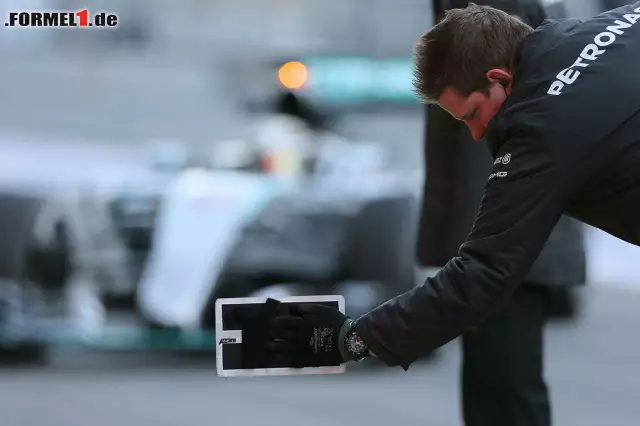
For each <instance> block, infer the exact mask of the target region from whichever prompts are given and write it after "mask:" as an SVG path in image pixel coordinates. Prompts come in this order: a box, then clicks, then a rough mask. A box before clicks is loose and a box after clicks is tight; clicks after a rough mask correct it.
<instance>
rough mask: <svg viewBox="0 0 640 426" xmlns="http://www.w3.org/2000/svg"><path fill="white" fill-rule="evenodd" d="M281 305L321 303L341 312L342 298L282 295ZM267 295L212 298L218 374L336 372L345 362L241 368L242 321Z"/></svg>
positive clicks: (259, 306)
mask: <svg viewBox="0 0 640 426" xmlns="http://www.w3.org/2000/svg"><path fill="white" fill-rule="evenodd" d="M278 301H279V302H280V303H281V304H283V305H304V304H309V303H313V304H322V305H327V306H331V307H333V308H336V309H338V310H339V311H340V312H342V313H344V310H345V301H344V297H343V296H340V295H331V296H295V297H283V298H279V299H278ZM266 302H267V297H241V298H233V299H218V300H216V368H217V372H218V375H219V376H222V377H239V376H241V377H251V376H290V375H308V374H340V373H344V372H345V370H346V365H345V364H342V365H327V366H321V367H305V368H289V367H285V366H282V367H280V366H278V365H274V364H273V363H271V364H269V365H264V366H262V367H261V368H243V365H242V328H243V324H242V321H243V319H244V318H251V317H255V316H256V315H259V312H260V311H261V309H262V308H263V307H264V304H265V303H266Z"/></svg>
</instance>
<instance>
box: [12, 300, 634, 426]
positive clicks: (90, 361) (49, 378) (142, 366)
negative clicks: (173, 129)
mask: <svg viewBox="0 0 640 426" xmlns="http://www.w3.org/2000/svg"><path fill="white" fill-rule="evenodd" d="M585 296H586V297H585V299H584V310H583V313H582V315H581V319H580V320H579V321H576V322H574V323H557V324H554V325H552V326H551V327H550V329H549V332H548V345H547V352H548V368H547V375H548V379H549V383H550V385H551V389H552V394H553V402H554V413H553V414H554V420H555V424H556V425H563V426H565V425H580V426H592V425H593V426H602V425H603V424H616V425H630V424H635V423H636V422H637V419H638V418H640V405H639V404H638V403H637V401H638V396H639V395H640V381H639V380H638V378H640V339H638V333H637V327H638V325H640V309H639V307H640V294H637V293H629V292H623V291H622V290H613V289H603V288H593V289H590V290H589V292H588V293H586V294H585ZM212 361H213V360H209V359H207V358H197V359H193V358H186V357H178V356H171V355H157V354H155V355H145V354H130V353H129V354H126V353H125V354H122V353H121V354H105V353H58V354H57V355H56V356H55V357H54V362H53V364H52V365H51V366H49V367H47V368H24V369H3V370H0V424H1V425H2V426H40V425H46V426H88V425H90V426H114V425H119V426H184V425H186V424H189V425H198V424H209V425H224V426H227V425H228V426H245V425H247V426H248V425H256V424H259V425H262V426H271V425H289V424H303V423H304V425H305V426H320V425H323V426H324V425H354V424H357V425H369V426H378V425H380V426H382V425H384V426H388V425H398V426H399V425H403V426H404V425H435V426H453V425H460V424H461V422H460V420H459V416H458V405H457V404H458V389H457V380H458V364H459V351H458V343H457V342H452V344H450V345H448V346H446V347H445V348H443V349H442V350H441V351H440V352H439V354H438V356H437V357H436V358H435V359H433V360H430V361H429V362H423V363H420V364H418V365H414V366H412V367H411V368H410V369H409V371H408V372H403V371H402V370H401V369H390V368H383V367H381V368H363V367H362V366H357V368H350V369H349V370H348V372H347V373H346V374H344V375H335V376H316V377H281V378H255V379H246V378H243V379H231V378H227V379H224V378H219V377H217V375H216V372H215V367H214V363H213V362H212Z"/></svg>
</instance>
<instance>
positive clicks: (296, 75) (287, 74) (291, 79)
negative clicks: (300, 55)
mask: <svg viewBox="0 0 640 426" xmlns="http://www.w3.org/2000/svg"><path fill="white" fill-rule="evenodd" d="M278 80H280V84H282V85H283V86H284V87H285V88H287V89H300V88H302V87H303V86H304V85H305V83H306V82H307V66H306V65H305V64H303V63H302V62H287V63H286V64H284V65H282V66H281V67H280V69H279V70H278Z"/></svg>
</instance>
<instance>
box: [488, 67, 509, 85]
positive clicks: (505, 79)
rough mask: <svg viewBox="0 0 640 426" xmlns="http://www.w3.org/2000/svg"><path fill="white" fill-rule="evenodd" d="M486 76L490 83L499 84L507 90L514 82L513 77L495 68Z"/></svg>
mask: <svg viewBox="0 0 640 426" xmlns="http://www.w3.org/2000/svg"><path fill="white" fill-rule="evenodd" d="M486 76H487V80H489V82H491V83H498V84H500V85H501V86H502V87H504V88H505V89H507V88H509V87H511V83H512V82H513V75H512V74H511V73H510V72H508V71H505V70H503V69H501V68H494V69H491V70H489V71H487V74H486Z"/></svg>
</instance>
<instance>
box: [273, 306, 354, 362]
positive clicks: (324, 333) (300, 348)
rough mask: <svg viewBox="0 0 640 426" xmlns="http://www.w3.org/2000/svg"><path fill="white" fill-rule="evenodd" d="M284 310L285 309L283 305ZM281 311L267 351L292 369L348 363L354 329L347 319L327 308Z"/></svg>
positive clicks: (274, 324)
mask: <svg viewBox="0 0 640 426" xmlns="http://www.w3.org/2000/svg"><path fill="white" fill-rule="evenodd" d="M281 308H282V305H281ZM288 311H289V312H286V311H284V310H283V309H281V310H280V312H279V313H278V315H277V316H276V317H275V318H274V320H273V321H272V323H271V325H270V328H271V330H270V334H269V342H268V343H267V349H268V351H269V352H270V353H271V354H273V355H274V356H277V357H278V358H279V359H286V362H287V363H288V365H289V366H290V367H294V368H302V367H319V366H323V367H329V366H338V365H340V364H342V363H344V362H345V361H347V360H348V359H347V357H346V356H345V355H344V340H345V336H346V334H347V332H348V331H349V329H350V328H351V326H352V323H353V321H351V320H350V319H349V318H348V317H347V316H346V315H344V314H343V313H342V312H340V311H339V310H337V309H334V308H330V307H328V306H324V305H317V304H306V305H295V306H292V307H291V308H289V309H288Z"/></svg>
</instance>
